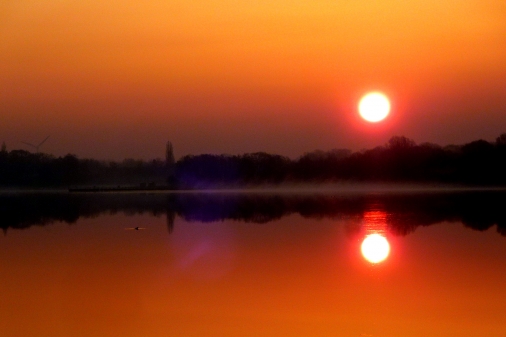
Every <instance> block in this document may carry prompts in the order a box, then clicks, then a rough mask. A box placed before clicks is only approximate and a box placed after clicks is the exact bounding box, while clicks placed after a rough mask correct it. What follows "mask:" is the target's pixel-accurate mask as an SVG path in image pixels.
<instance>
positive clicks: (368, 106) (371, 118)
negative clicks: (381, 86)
mask: <svg viewBox="0 0 506 337" xmlns="http://www.w3.org/2000/svg"><path fill="white" fill-rule="evenodd" d="M358 111H359V113H360V116H362V118H363V119H365V120H366V121H368V122H373V123H375V122H379V121H382V120H383V119H385V117H386V116H388V114H389V112H390V101H389V100H388V97H387V96H385V95H384V94H382V93H381V92H370V93H368V94H366V95H365V96H364V97H362V99H360V102H359V104H358Z"/></svg>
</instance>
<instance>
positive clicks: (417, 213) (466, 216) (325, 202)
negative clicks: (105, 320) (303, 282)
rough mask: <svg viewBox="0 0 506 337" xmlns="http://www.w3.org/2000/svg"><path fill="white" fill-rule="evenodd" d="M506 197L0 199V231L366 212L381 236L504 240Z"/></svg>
mask: <svg viewBox="0 0 506 337" xmlns="http://www.w3.org/2000/svg"><path fill="white" fill-rule="evenodd" d="M505 204H506V193H505V192H501V191H487V192H483V191H482V192H460V193H430V194H425V193H398V194H392V193H390V194H353V193H350V194H340V195H339V194H326V193H307V194H290V193H284V194H265V193H151V194H149V193H144V194H141V193H97V194H86V193H83V194H72V193H34V194H27V193H17V194H15V193H11V194H8V193H4V194H0V214H1V215H2V218H1V219H0V227H1V228H2V229H3V230H4V232H5V233H7V231H8V230H9V229H23V228H28V227H31V226H44V225H48V224H51V223H54V222H64V223H68V224H73V223H76V222H77V220H78V219H80V218H92V217H97V216H99V215H104V214H116V213H118V212H121V213H125V214H127V215H136V214H150V215H154V216H165V217H166V218H167V226H168V230H169V232H172V230H173V229H174V221H175V219H176V217H180V218H181V219H183V220H185V221H190V222H192V221H197V222H217V221H225V220H234V221H241V222H247V223H255V224H266V223H269V222H272V221H275V220H278V219H281V218H283V217H285V216H288V215H291V214H298V215H300V216H302V217H304V218H310V219H335V220H339V219H347V220H351V223H354V224H356V225H357V226H360V225H361V224H363V222H364V215H365V214H366V213H367V212H371V211H379V212H381V213H382V214H384V220H385V225H386V228H387V230H388V231H389V232H390V233H393V234H396V235H407V234H409V233H411V232H413V231H415V230H416V228H418V227H419V226H430V225H433V224H437V223H441V222H445V221H448V222H461V223H463V224H464V226H466V227H469V228H472V229H474V230H480V231H484V230H488V229H489V228H491V227H492V226H496V228H497V231H498V232H499V233H500V234H501V235H503V236H506V213H505V212H504V205H505Z"/></svg>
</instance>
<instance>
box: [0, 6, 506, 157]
mask: <svg viewBox="0 0 506 337" xmlns="http://www.w3.org/2000/svg"><path fill="white" fill-rule="evenodd" d="M505 37H506V2H504V0H445V1H439V0H411V1H409V0H408V1H406V0H381V1H380V0H376V1H375V0H353V1H351V0H350V1H344V0H333V1H328V0H311V1H309V0H307V1H306V0H291V1H288V0H277V1H272V0H270V1H264V0H260V1H254V2H247V1H232V0H208V1H199V0H194V1H188V0H171V1H167V0H146V1H142V2H140V1H131V0H121V1H120V0H109V1H98V0H88V1H73V0H67V1H63V0H15V1H13V0H2V1H0V141H5V143H6V145H7V149H8V150H14V149H25V150H30V151H33V149H31V148H30V147H29V146H26V145H24V144H23V143H22V142H29V143H33V144H37V143H39V142H40V141H42V140H43V139H44V138H45V137H47V136H48V135H49V136H50V138H49V139H48V140H47V142H46V143H44V144H43V146H41V148H40V150H41V151H42V152H46V153H50V154H53V155H55V156H61V155H65V154H67V153H73V154H76V155H78V156H79V157H81V158H98V159H113V160H121V159H124V158H140V159H153V158H157V157H163V156H164V150H165V143H166V142H167V141H171V142H172V143H173V145H174V152H175V156H176V158H179V157H181V156H184V155H188V154H200V153H216V154H220V153H228V154H240V153H247V152H258V151H265V152H269V153H277V154H282V155H285V156H288V157H291V158H297V157H298V156H300V155H302V154H303V153H305V152H308V151H313V150H316V149H321V150H331V149H333V148H348V149H352V150H354V151H358V150H361V149H364V148H372V147H375V146H378V145H382V144H384V143H386V142H387V141H388V139H389V138H391V137H392V136H395V135H402V136H406V137H409V138H412V139H413V140H415V141H416V142H417V143H423V142H433V143H438V144H440V145H447V144H463V143H466V142H470V141H473V140H477V139H485V140H488V141H494V140H495V138H496V137H497V136H499V135H500V134H502V133H504V132H506V62H505V61H506V38H505ZM371 90H379V91H382V92H384V93H385V94H387V95H388V96H389V97H390V100H391V104H392V111H391V114H390V115H389V117H388V118H387V119H386V120H385V121H383V122H381V123H377V124H371V123H367V122H365V121H362V120H361V119H360V117H359V115H358V112H357V104H358V101H359V99H360V97H361V96H362V95H363V94H365V93H367V92H368V91H371Z"/></svg>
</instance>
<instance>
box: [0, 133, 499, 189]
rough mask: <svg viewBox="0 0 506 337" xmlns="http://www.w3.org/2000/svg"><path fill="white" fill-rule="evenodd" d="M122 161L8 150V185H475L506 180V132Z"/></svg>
mask: <svg viewBox="0 0 506 337" xmlns="http://www.w3.org/2000/svg"><path fill="white" fill-rule="evenodd" d="M166 152H167V153H166V159H165V160H162V159H154V160H152V161H142V160H134V159H125V160H124V161H122V162H114V161H99V160H94V159H79V158H78V157H77V156H75V155H72V154H68V155H66V156H64V157H54V156H51V155H48V154H44V153H30V152H28V151H24V150H13V151H10V152H9V151H7V149H6V146H5V144H3V145H2V149H1V151H0V186H3V187H40V188H44V187H63V186H70V185H100V184H113V185H114V184H135V185H141V186H153V185H155V184H158V185H165V186H167V187H170V188H176V189H198V188H219V187H227V186H232V187H241V186H252V185H259V184H274V185H277V184H283V183H325V182H339V181H349V182H354V181H358V182H402V183H405V182H412V183H424V182H429V183H455V184H474V185H505V184H506V174H505V173H504V172H506V133H505V134H502V135H501V136H499V137H498V138H497V139H496V141H495V142H488V141H485V140H476V141H473V142H470V143H467V144H464V145H448V146H445V147H442V146H439V145H437V144H431V143H423V144H416V143H415V142H414V141H413V140H411V139H409V138H406V137H403V136H395V137H392V138H391V139H390V140H389V141H388V142H387V143H386V144H385V145H383V146H378V147H375V148H373V149H368V150H362V151H358V152H352V151H350V150H346V149H334V150H331V151H320V150H317V151H313V152H310V153H305V154H304V155H302V156H301V157H299V158H297V159H294V160H292V159H290V158H288V157H284V156H281V155H276V154H268V153H265V152H257V153H247V154H242V155H225V154H222V155H212V154H201V155H187V156H184V157H182V158H180V159H179V160H178V161H175V160H174V154H173V148H172V144H171V143H170V142H168V143H167V151H166Z"/></svg>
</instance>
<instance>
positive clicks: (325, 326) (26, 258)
mask: <svg viewBox="0 0 506 337" xmlns="http://www.w3.org/2000/svg"><path fill="white" fill-rule="evenodd" d="M505 205H506V192H504V191H501V190H488V191H480V190H470V191H468V190H451V191H445V190H423V189H419V190H414V191H408V190H383V189H379V190H370V191H368V190H358V191H353V190H346V191H339V190H324V191H311V190H304V191H300V192H296V191H267V192H261V191H246V192H237V191H228V192H185V193H167V192H164V193H94V194H86V193H83V194H79V193H76V194H74V193H65V192H45V193H43V192H34V193H28V192H23V193H21V192H3V193H0V210H1V213H0V214H1V216H2V219H1V220H0V221H1V222H0V227H1V228H2V229H3V232H4V235H0V247H1V249H0V254H1V256H0V259H1V261H2V262H1V269H0V280H1V282H2V291H1V293H0V304H1V305H0V327H1V335H2V336H5V337H14V336H51V337H58V336H111V337H112V336H375V337H376V336H385V337H387V336H388V337H391V336H394V337H395V336H424V337H426V336H445V337H447V336H459V337H460V336H480V337H481V336H505V335H506V320H505V319H504V313H505V312H506V287H505V286H504V285H505V280H506V237H505V236H506V212H505V209H506V208H505ZM372 234H376V235H379V236H381V237H382V238H384V239H386V242H387V246H386V250H385V245H384V244H383V246H382V245H381V244H380V245H379V247H380V248H377V246H375V245H374V244H373V245H372V246H370V247H367V246H365V247H364V245H365V244H364V240H365V238H367V237H368V236H370V235H372ZM381 247H383V248H381ZM377 249H379V250H380V251H379V252H377ZM364 250H366V251H367V250H369V251H370V252H371V253H370V254H372V256H373V257H375V256H378V254H380V255H381V254H383V255H384V256H383V257H385V256H386V258H385V259H384V260H383V261H379V262H376V263H374V262H370V261H368V260H367V259H366V258H365V257H364V255H365V254H364V253H363V251H364Z"/></svg>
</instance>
